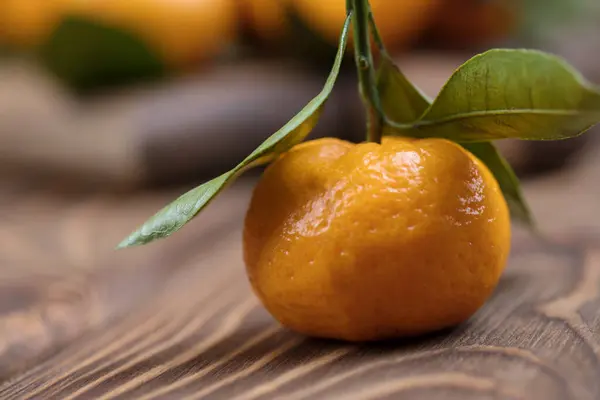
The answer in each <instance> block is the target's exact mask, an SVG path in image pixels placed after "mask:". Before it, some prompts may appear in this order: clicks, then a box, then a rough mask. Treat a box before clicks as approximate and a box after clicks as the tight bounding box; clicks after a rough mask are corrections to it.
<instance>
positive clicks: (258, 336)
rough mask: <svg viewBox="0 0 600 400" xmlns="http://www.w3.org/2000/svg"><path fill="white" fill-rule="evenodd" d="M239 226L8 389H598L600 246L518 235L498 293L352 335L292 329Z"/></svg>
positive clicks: (17, 394) (184, 392) (563, 394)
mask: <svg viewBox="0 0 600 400" xmlns="http://www.w3.org/2000/svg"><path fill="white" fill-rule="evenodd" d="M239 234H240V232H239V229H238V228H236V229H233V230H231V231H230V232H229V233H227V234H226V235H224V236H223V237H221V238H220V239H219V240H217V241H215V242H213V243H211V245H210V251H208V250H209V248H206V247H205V248H204V251H203V250H202V248H201V249H199V250H198V251H196V252H194V253H193V254H194V257H192V258H190V259H189V260H187V262H185V263H183V265H182V266H181V267H180V270H179V271H178V272H177V273H176V274H175V276H174V277H172V278H171V279H169V280H168V281H167V282H165V284H164V285H162V286H161V287H160V289H159V288H156V289H157V293H155V294H154V295H153V296H151V298H150V299H149V300H148V301H147V302H144V304H143V305H142V306H141V307H136V308H135V311H134V312H129V313H127V314H126V316H124V317H122V318H120V319H119V320H118V321H115V322H114V323H112V324H110V326H109V327H106V328H104V329H102V330H100V331H97V332H95V333H92V334H89V335H86V336H83V337H82V338H81V339H79V340H77V341H75V342H74V343H73V344H71V345H70V346H68V347H67V348H65V349H64V350H63V351H60V352H58V353H56V354H55V355H53V356H52V357H50V358H48V359H46V360H45V361H43V362H41V363H39V364H38V365H36V366H35V367H33V368H32V369H30V370H28V371H26V372H24V373H23V374H21V375H19V376H16V377H14V378H13V379H11V380H9V381H8V382H7V383H6V384H5V385H4V386H3V387H2V388H1V390H0V397H1V398H3V399H13V398H14V399H26V398H61V399H70V398H80V399H82V398H123V399H128V398H143V399H154V398H158V399H162V398H165V399H166V398H224V399H265V398H286V399H290V398H291V399H303V398H309V399H310V398H340V397H343V398H356V399H363V398H394V397H393V396H397V395H400V394H406V395H414V396H423V397H424V398H437V397H440V398H441V397H443V398H456V399H464V398H536V399H538V398H539V399H568V398H573V399H594V398H597V397H598V396H599V395H600V383H599V382H598V379H597V377H598V376H600V336H599V335H598V328H599V327H600V315H599V314H598V312H597V310H598V308H599V307H600V297H599V292H600V291H599V288H600V246H597V243H584V242H580V243H578V244H577V245H573V244H568V243H561V244H559V243H551V244H550V243H542V242H535V241H532V240H527V239H525V240H523V239H520V240H519V242H518V243H515V248H514V251H513V255H512V258H511V260H510V267H509V269H508V271H507V272H506V274H505V275H504V277H503V279H502V281H501V283H500V286H499V288H498V290H497V291H496V293H495V295H494V296H493V298H492V299H491V301H490V302H489V303H488V304H487V305H486V306H485V307H484V308H483V309H482V310H481V311H480V312H479V313H478V314H477V315H476V316H475V317H474V318H473V319H471V320H470V321H469V322H468V323H466V324H463V325H462V326H459V327H457V328H456V329H453V330H448V331H446V332H442V333H439V334H437V335H431V336H428V337H423V338H419V339H412V340H399V341H390V342H386V343H381V344H370V345H348V344H344V343H338V342H334V341H324V340H315V339H307V338H305V337H302V336H299V335H296V334H294V333H292V332H289V331H286V330H284V329H281V328H280V327H279V326H278V325H277V324H276V323H275V322H274V321H273V320H272V318H271V317H270V316H269V315H268V314H267V313H266V312H265V311H264V310H263V309H262V308H261V307H260V306H259V304H258V303H257V301H256V299H255V298H254V296H253V295H252V294H251V292H250V289H249V287H248V284H247V282H246V279H245V276H244V272H243V266H242V263H241V261H240V260H241V254H240V251H241V249H240V241H239Z"/></svg>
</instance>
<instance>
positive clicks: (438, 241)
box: [244, 138, 510, 340]
mask: <svg viewBox="0 0 600 400" xmlns="http://www.w3.org/2000/svg"><path fill="white" fill-rule="evenodd" d="M509 247H510V222H509V213H508V209H507V206H506V203H505V200H504V198H503V196H502V193H501V191H500V189H499V187H498V183H497V182H496V180H495V179H494V177H493V176H492V175H491V173H490V171H489V170H488V169H487V168H486V167H485V165H483V164H482V163H481V162H480V161H479V160H477V159H476V158H475V157H474V156H472V155H471V154H470V153H468V152H466V151H465V150H464V149H463V148H461V147H460V146H458V145H456V144H454V143H451V142H449V141H446V140H440V139H424V140H419V139H416V140H415V139H397V138H384V139H383V142H382V144H376V143H365V144H358V145H353V144H350V143H348V142H344V141H340V140H336V139H323V140H317V141H312V142H307V143H304V144H302V145H299V146H297V147H295V148H294V149H292V150H291V151H290V152H288V153H286V154H284V155H283V156H281V157H280V158H279V159H278V160H277V161H275V162H274V163H273V164H272V165H271V166H269V168H268V169H267V171H266V172H265V174H264V177H263V178H262V180H261V181H260V182H259V183H258V185H257V187H256V190H255V192H254V196H253V197H252V201H251V205H250V209H249V211H248V214H247V218H246V223H245V229H244V258H245V262H246V266H247V271H248V276H249V277H250V282H251V283H252V286H253V287H254V289H255V292H256V293H257V294H258V296H259V297H260V299H261V300H262V301H263V303H264V304H265V306H266V308H267V309H268V310H269V311H270V313H271V314H272V315H273V316H274V317H275V318H276V319H278V320H279V321H280V322H281V323H282V324H283V325H285V326H288V327H290V328H292V329H294V330H296V331H299V332H302V333H305V334H308V335H311V336H319V337H329V338H341V339H346V340H373V339H381V338H390V337H396V336H404V335H415V334H420V333H423V332H429V331H432V330H437V329H441V328H445V327H449V326H452V325H455V324H457V323H460V322H462V321H464V320H466V319H467V318H469V317H470V316H471V315H472V314H473V313H474V312H475V311H476V310H477V309H478V308H479V307H480V306H481V305H482V304H483V303H484V302H485V300H486V299H487V298H488V296H489V295H490V293H491V292H492V290H493V289H494V287H495V286H496V284H497V282H498V279H499V277H500V274H501V273H502V270H503V268H504V265H505V262H506V258H507V255H508V253H509Z"/></svg>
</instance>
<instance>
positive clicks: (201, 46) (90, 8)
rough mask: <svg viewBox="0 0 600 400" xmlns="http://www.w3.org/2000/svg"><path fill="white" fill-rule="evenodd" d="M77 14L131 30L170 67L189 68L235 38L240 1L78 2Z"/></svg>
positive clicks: (141, 0) (119, 0)
mask: <svg viewBox="0 0 600 400" xmlns="http://www.w3.org/2000/svg"><path fill="white" fill-rule="evenodd" d="M73 4H74V6H73V7H72V9H74V10H75V11H74V12H75V13H76V14H77V15H79V16H86V17H90V18H91V19H93V20H94V21H96V22H104V23H106V24H107V25H110V26H113V27H115V28H120V29H124V30H127V31H129V32H131V33H133V34H135V35H137V36H138V37H139V38H140V39H142V40H144V41H145V42H146V43H147V44H148V45H149V46H150V47H151V48H152V49H153V50H155V51H157V52H158V53H159V54H161V55H162V57H163V58H164V60H163V61H165V62H166V64H167V65H170V66H174V67H186V66H189V65H190V64H192V63H194V62H196V61H198V60H204V59H209V58H211V57H213V56H215V55H216V54H217V53H219V52H221V51H222V50H223V48H224V47H225V46H226V45H227V44H228V43H229V42H230V41H231V40H233V38H234V35H235V31H236V27H237V13H236V0H185V1H181V0H179V1H171V0H127V1H123V0H88V1H85V2H81V1H79V2H77V1H75V2H74V3H73Z"/></svg>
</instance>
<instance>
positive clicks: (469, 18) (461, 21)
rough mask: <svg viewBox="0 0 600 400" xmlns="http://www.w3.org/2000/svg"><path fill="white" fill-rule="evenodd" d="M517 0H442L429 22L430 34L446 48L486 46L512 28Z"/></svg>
mask: <svg viewBox="0 0 600 400" xmlns="http://www.w3.org/2000/svg"><path fill="white" fill-rule="evenodd" d="M518 3H519V1H517V0H503V1H478V0H446V1H444V3H443V4H442V5H441V7H439V10H438V12H437V14H436V17H435V19H434V21H433V23H432V24H431V29H430V32H428V36H430V37H431V38H432V39H433V40H434V41H435V42H436V43H438V44H440V45H442V46H443V47H448V48H459V49H464V48H470V47H477V46H487V45H489V44H491V43H493V42H495V41H498V40H502V39H504V38H506V37H507V36H508V35H510V33H511V32H512V31H513V30H514V28H515V27H516V24H517V22H518V15H519V7H518Z"/></svg>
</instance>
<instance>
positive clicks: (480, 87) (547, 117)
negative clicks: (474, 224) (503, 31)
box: [391, 50, 600, 142]
mask: <svg viewBox="0 0 600 400" xmlns="http://www.w3.org/2000/svg"><path fill="white" fill-rule="evenodd" d="M599 121H600V91H599V90H598V88H596V87H594V86H592V85H591V84H590V83H588V82H587V81H585V79H584V78H583V77H582V76H581V75H580V74H579V73H578V72H577V71H575V70H574V69H573V68H571V67H570V66H569V65H568V64H567V63H566V62H565V61H563V60H562V59H560V58H558V57H556V56H553V55H550V54H546V53H543V52H539V51H532V50H490V51H488V52H486V53H483V54H480V55H478V56H476V57H474V58H472V59H471V60H469V61H467V62H466V63H465V64H463V65H462V66H461V67H460V68H459V69H458V70H457V71H456V72H455V73H454V74H453V75H452V77H451V78H450V79H449V81H448V82H447V83H446V85H445V86H444V87H443V89H442V90H441V92H440V93H439V95H438V97H437V98H436V99H435V101H434V102H433V104H432V105H431V106H430V107H429V109H427V111H425V113H424V114H423V115H422V116H421V117H420V118H419V119H418V120H417V121H414V122H412V123H409V124H395V123H392V124H391V125H392V128H393V129H392V130H393V131H396V133H397V134H403V135H406V136H415V137H441V138H447V139H451V140H455V141H458V142H477V141H489V140H495V139H504V138H517V139H527V140H556V139H567V138H571V137H575V136H578V135H580V134H582V133H583V132H585V131H586V130H587V129H589V128H590V127H592V126H593V125H595V124H596V123H598V122H599Z"/></svg>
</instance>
